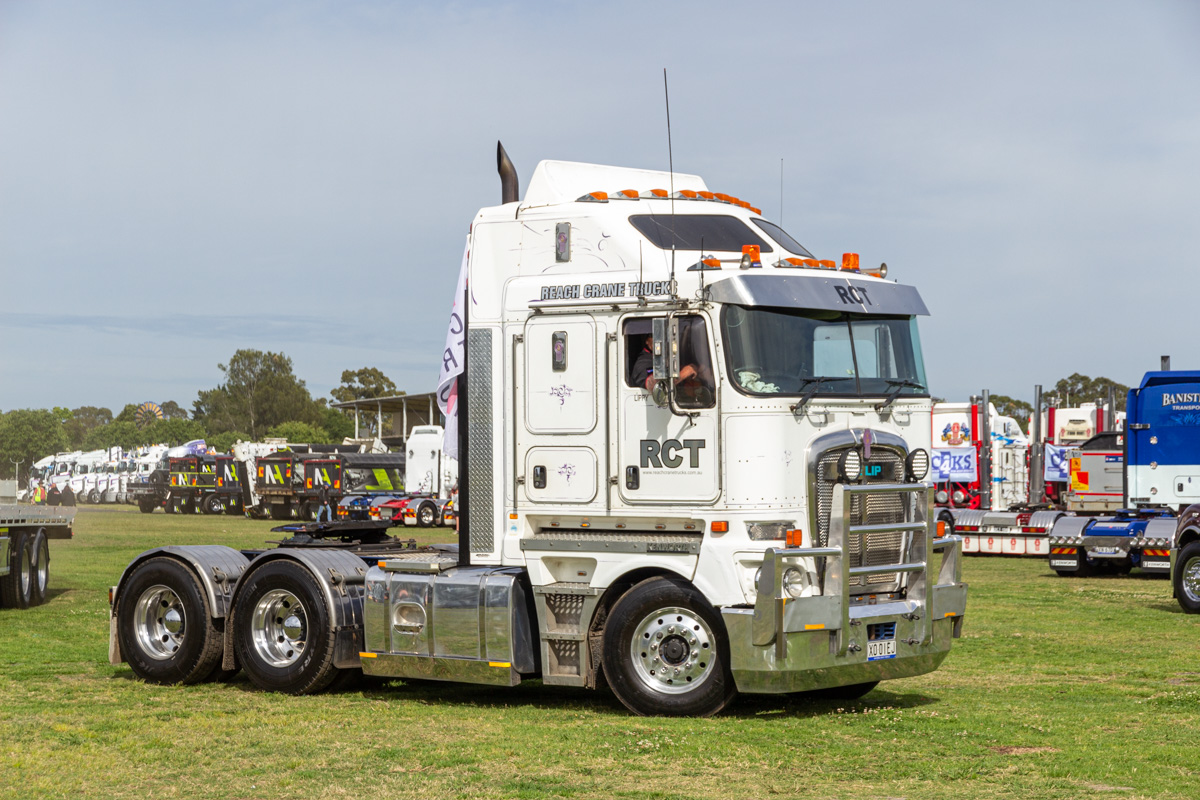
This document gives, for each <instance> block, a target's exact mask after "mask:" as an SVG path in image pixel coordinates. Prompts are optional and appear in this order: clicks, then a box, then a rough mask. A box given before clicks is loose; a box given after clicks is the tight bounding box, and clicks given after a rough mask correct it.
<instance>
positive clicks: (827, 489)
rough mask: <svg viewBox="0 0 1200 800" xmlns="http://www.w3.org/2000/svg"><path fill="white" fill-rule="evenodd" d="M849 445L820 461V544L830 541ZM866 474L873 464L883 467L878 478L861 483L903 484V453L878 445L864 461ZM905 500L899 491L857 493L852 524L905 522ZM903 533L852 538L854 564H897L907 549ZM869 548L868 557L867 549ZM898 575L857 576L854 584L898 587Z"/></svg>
mask: <svg viewBox="0 0 1200 800" xmlns="http://www.w3.org/2000/svg"><path fill="white" fill-rule="evenodd" d="M843 452H845V448H842V449H836V450H827V451H826V452H825V453H824V454H822V455H821V458H820V459H819V460H818V462H817V480H816V485H817V546H818V547H824V546H825V545H826V544H828V542H829V514H830V511H831V510H832V508H833V487H834V485H835V484H836V483H837V461H838V458H839V457H840V456H841V454H842V453H843ZM863 466H864V468H863V475H864V476H866V474H867V472H868V470H867V469H866V468H867V467H869V466H880V467H882V469H881V470H880V474H879V475H878V476H877V477H874V478H870V477H863V478H862V479H861V480H860V483H865V484H872V483H902V482H903V481H904V478H905V475H904V459H903V456H902V455H901V454H899V453H897V452H895V451H892V450H885V449H884V448H881V447H876V448H874V449H873V450H872V451H871V458H870V459H868V460H867V461H865V462H864V465H863ZM904 521H905V519H904V500H903V497H902V496H901V495H898V494H881V495H872V494H867V495H853V496H852V497H851V498H850V524H851V525H881V524H886V523H889V522H904ZM904 541H905V537H904V534H903V533H870V534H866V535H865V536H861V537H860V536H851V537H850V564H849V566H851V567H861V566H874V565H876V564H897V563H899V562H901V561H902V560H903V559H902V557H901V556H902V555H903V552H904ZM864 548H865V550H866V557H865V558H864V556H863V550H864ZM898 585H899V582H898V576H897V574H896V573H894V572H890V573H885V574H882V575H871V576H867V577H864V578H856V579H854V580H852V581H851V582H850V586H851V587H854V586H861V587H869V588H871V589H874V590H876V591H890V590H892V589H893V588H898Z"/></svg>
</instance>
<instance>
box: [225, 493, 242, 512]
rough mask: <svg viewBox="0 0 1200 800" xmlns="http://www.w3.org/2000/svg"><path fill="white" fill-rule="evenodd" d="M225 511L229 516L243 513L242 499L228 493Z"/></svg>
mask: <svg viewBox="0 0 1200 800" xmlns="http://www.w3.org/2000/svg"><path fill="white" fill-rule="evenodd" d="M225 513H226V514H228V515H230V516H234V515H237V514H241V513H243V512H242V501H241V500H239V499H238V497H237V495H230V497H229V499H228V500H226V501H225Z"/></svg>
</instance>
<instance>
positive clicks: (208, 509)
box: [200, 494, 225, 514]
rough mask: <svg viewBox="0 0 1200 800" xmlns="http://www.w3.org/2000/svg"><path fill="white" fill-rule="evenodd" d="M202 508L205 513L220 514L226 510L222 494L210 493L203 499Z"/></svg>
mask: <svg viewBox="0 0 1200 800" xmlns="http://www.w3.org/2000/svg"><path fill="white" fill-rule="evenodd" d="M200 510H201V511H203V512H204V513H205V514H220V513H221V512H222V511H224V510H225V504H224V503H222V502H221V497H220V495H217V494H209V495H205V497H204V500H202V501H201V503H200Z"/></svg>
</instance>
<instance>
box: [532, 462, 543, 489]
mask: <svg viewBox="0 0 1200 800" xmlns="http://www.w3.org/2000/svg"><path fill="white" fill-rule="evenodd" d="M533 488H535V489H545V488H546V468H545V467H534V468H533Z"/></svg>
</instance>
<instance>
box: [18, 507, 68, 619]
mask: <svg viewBox="0 0 1200 800" xmlns="http://www.w3.org/2000/svg"><path fill="white" fill-rule="evenodd" d="M74 519H75V509H74V508H61V507H59V508H44V507H41V506H22V505H0V608H29V607H31V606H37V605H41V604H42V603H44V602H46V599H47V591H48V587H49V583H50V542H49V540H50V539H70V538H71V536H72V531H71V524H72V522H73V521H74Z"/></svg>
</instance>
